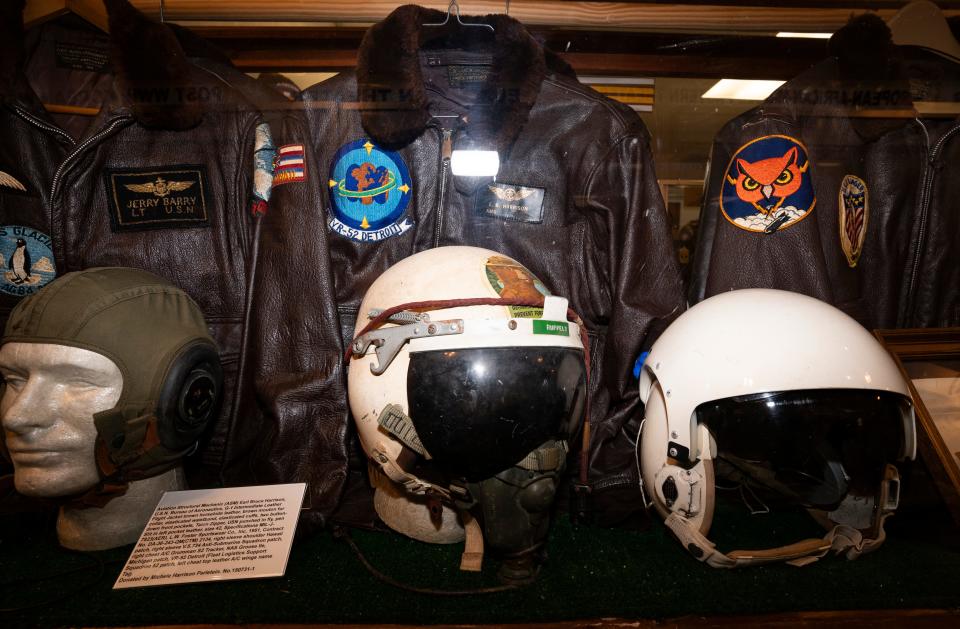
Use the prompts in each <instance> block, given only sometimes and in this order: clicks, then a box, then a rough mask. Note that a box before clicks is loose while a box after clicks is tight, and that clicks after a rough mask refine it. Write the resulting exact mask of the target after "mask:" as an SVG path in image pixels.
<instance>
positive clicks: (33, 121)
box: [13, 105, 77, 144]
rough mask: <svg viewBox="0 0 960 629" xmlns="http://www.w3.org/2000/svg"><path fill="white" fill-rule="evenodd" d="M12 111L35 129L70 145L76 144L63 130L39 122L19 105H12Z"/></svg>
mask: <svg viewBox="0 0 960 629" xmlns="http://www.w3.org/2000/svg"><path fill="white" fill-rule="evenodd" d="M13 110H14V111H15V112H16V113H17V115H18V116H20V117H21V118H23V119H24V120H26V121H27V122H29V123H30V124H32V125H33V126H35V127H37V128H38V129H41V130H43V131H47V132H48V133H55V134H57V135H59V136H61V137H63V138H66V140H67V141H68V142H69V143H70V144H76V143H77V142H76V140H74V139H73V138H71V137H70V134H69V133H67V132H66V131H64V130H63V129H60V128H58V127H55V126H53V125H52V124H48V123H46V122H44V121H43V120H40V119H39V118H37V117H36V116H34V115H33V114H31V113H30V112H29V111H27V110H26V109H24V108H23V107H21V106H20V105H13Z"/></svg>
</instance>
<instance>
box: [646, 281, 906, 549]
mask: <svg viewBox="0 0 960 629" xmlns="http://www.w3.org/2000/svg"><path fill="white" fill-rule="evenodd" d="M640 398H641V400H643V401H644V403H645V405H646V406H645V411H644V412H645V418H644V422H643V425H642V429H641V436H640V439H641V442H640V445H639V449H640V452H639V464H640V472H641V477H642V482H643V487H644V489H645V492H646V494H647V496H648V497H649V499H650V500H651V502H652V503H653V504H654V506H655V507H656V509H657V511H658V512H659V513H660V514H661V515H662V516H663V517H664V518H665V520H666V524H667V526H668V527H669V528H670V529H671V531H672V532H673V533H674V534H675V535H676V536H677V537H678V538H679V539H680V541H681V542H682V543H683V545H684V546H685V547H686V548H687V550H688V551H689V552H690V553H691V554H692V555H693V556H695V557H696V558H698V559H699V560H701V561H704V562H706V563H708V564H709V565H711V566H714V567H734V566H743V565H751V564H758V563H766V562H770V561H788V562H791V563H794V564H796V565H803V564H805V563H809V562H811V561H815V560H816V558H819V557H821V556H823V555H824V554H826V553H827V552H829V551H830V550H831V549H832V550H834V551H835V552H838V553H839V552H844V553H846V556H847V558H849V559H853V558H855V557H857V556H859V555H860V554H861V553H863V552H868V551H870V550H873V549H874V548H876V547H878V546H879V545H880V544H881V543H882V541H883V539H884V532H883V521H884V519H885V518H886V517H887V516H889V515H890V514H891V513H892V512H893V511H894V510H895V509H896V506H897V500H898V495H899V477H898V475H897V471H896V468H895V467H893V465H890V463H891V462H892V461H894V460H901V459H905V458H910V459H912V458H914V456H915V453H916V432H915V426H914V416H913V407H912V404H911V402H910V393H909V390H908V388H907V384H906V383H905V382H904V379H903V377H902V376H901V374H900V372H899V370H898V369H897V366H896V365H895V364H894V362H893V360H892V358H891V357H890V355H889V354H888V353H887V352H886V350H885V349H884V348H883V346H881V345H880V343H879V342H878V341H877V340H876V339H875V338H874V337H873V336H872V335H871V334H870V333H869V332H868V331H867V330H865V329H864V328H863V327H861V326H860V324H858V323H857V322H856V321H854V320H853V319H851V318H850V317H848V316H847V315H846V314H844V313H843V312H841V311H840V310H837V309H836V308H834V307H833V306H830V305H828V304H826V303H824V302H821V301H819V300H816V299H813V298H811V297H807V296H804V295H800V294H797V293H791V292H786V291H779V290H771V289H749V290H739V291H732V292H729V293H724V294H721V295H717V296H715V297H711V298H710V299H707V300H705V301H703V302H701V303H699V304H697V305H695V306H693V307H692V308H691V309H690V310H688V311H687V312H686V313H684V314H683V315H681V316H680V317H679V318H677V319H676V321H674V322H673V324H671V325H670V327H668V328H667V329H666V330H665V331H664V333H663V334H662V335H661V336H660V338H659V339H658V340H657V341H656V343H654V345H653V348H652V349H651V351H650V354H649V355H648V356H647V358H646V360H645V362H644V364H643V368H642V371H641V375H640ZM721 463H722V464H723V465H724V466H725V467H726V468H727V469H732V470H735V471H736V475H737V476H738V477H739V478H740V479H741V480H742V479H744V478H746V479H749V482H751V483H753V486H755V487H762V488H763V489H765V490H773V491H775V492H776V493H777V494H779V495H782V496H786V497H788V498H789V499H791V500H793V501H794V502H795V503H797V504H800V505H802V506H804V507H806V508H807V509H808V511H809V512H810V513H811V514H812V515H813V516H814V517H815V518H816V519H817V520H818V521H819V522H820V523H821V524H823V525H824V526H825V527H827V528H828V530H829V533H827V535H826V536H825V537H824V538H823V539H807V540H801V541H799V542H797V543H795V544H791V545H789V546H783V547H779V548H772V549H765V550H755V551H751V550H741V551H734V552H730V553H727V554H724V553H721V552H720V551H718V550H717V549H716V547H715V546H714V544H713V543H711V542H710V541H709V540H708V539H707V538H706V535H707V533H708V532H709V530H710V526H711V523H712V521H713V514H714V490H715V483H714V476H715V472H716V471H717V469H715V468H716V466H717V465H720V464H721ZM715 464H716V465H715Z"/></svg>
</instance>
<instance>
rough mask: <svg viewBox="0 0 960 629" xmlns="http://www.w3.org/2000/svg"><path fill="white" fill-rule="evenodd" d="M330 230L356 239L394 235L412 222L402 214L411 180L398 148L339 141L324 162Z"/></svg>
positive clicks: (405, 206)
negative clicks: (327, 170) (326, 165)
mask: <svg viewBox="0 0 960 629" xmlns="http://www.w3.org/2000/svg"><path fill="white" fill-rule="evenodd" d="M328 189H329V193H330V213H331V214H332V216H331V218H330V220H329V223H328V224H329V226H330V229H331V230H332V231H334V232H336V233H337V234H340V235H341V236H344V237H346V238H350V239H351V240H356V241H358V242H377V241H380V240H386V239H387V238H392V237H393V236H399V235H400V234H402V233H404V232H406V231H407V230H409V229H410V228H411V227H413V221H412V220H411V219H410V217H409V216H407V215H406V210H407V206H408V205H409V204H410V197H411V195H412V194H413V182H412V180H411V179H410V172H409V171H408V170H407V165H406V164H405V163H404V161H403V158H402V157H400V154H399V153H396V152H394V151H387V150H384V149H381V148H378V147H377V145H376V144H374V143H373V141H372V140H369V139H366V138H364V139H360V140H355V141H353V142H350V143H348V144H344V145H343V146H341V147H340V149H339V150H338V151H337V153H336V155H335V156H334V158H333V163H332V164H331V165H330V179H329V181H328Z"/></svg>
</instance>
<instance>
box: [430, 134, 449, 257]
mask: <svg viewBox="0 0 960 629" xmlns="http://www.w3.org/2000/svg"><path fill="white" fill-rule="evenodd" d="M452 138H453V131H451V130H450V129H444V130H443V132H442V134H441V139H440V185H439V186H438V187H437V195H438V196H437V231H436V233H435V234H434V237H433V246H434V247H439V246H440V235H441V234H442V233H443V206H444V203H445V202H446V199H447V171H449V170H450V155H451V154H452V153H453V139H452Z"/></svg>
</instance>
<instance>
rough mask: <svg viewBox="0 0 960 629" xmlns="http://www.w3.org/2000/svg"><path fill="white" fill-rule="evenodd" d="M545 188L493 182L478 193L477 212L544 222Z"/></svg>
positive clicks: (497, 216)
mask: <svg viewBox="0 0 960 629" xmlns="http://www.w3.org/2000/svg"><path fill="white" fill-rule="evenodd" d="M545 194H546V190H544V189H543V188H528V187H526V186H515V185H513V184H509V183H500V182H497V183H492V184H489V185H487V186H484V187H483V188H481V189H480V193H479V194H478V195H477V205H476V209H477V213H478V214H482V215H484V216H492V217H494V218H502V219H506V220H508V221H519V222H521V223H542V222H543V197H544V195H545Z"/></svg>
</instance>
